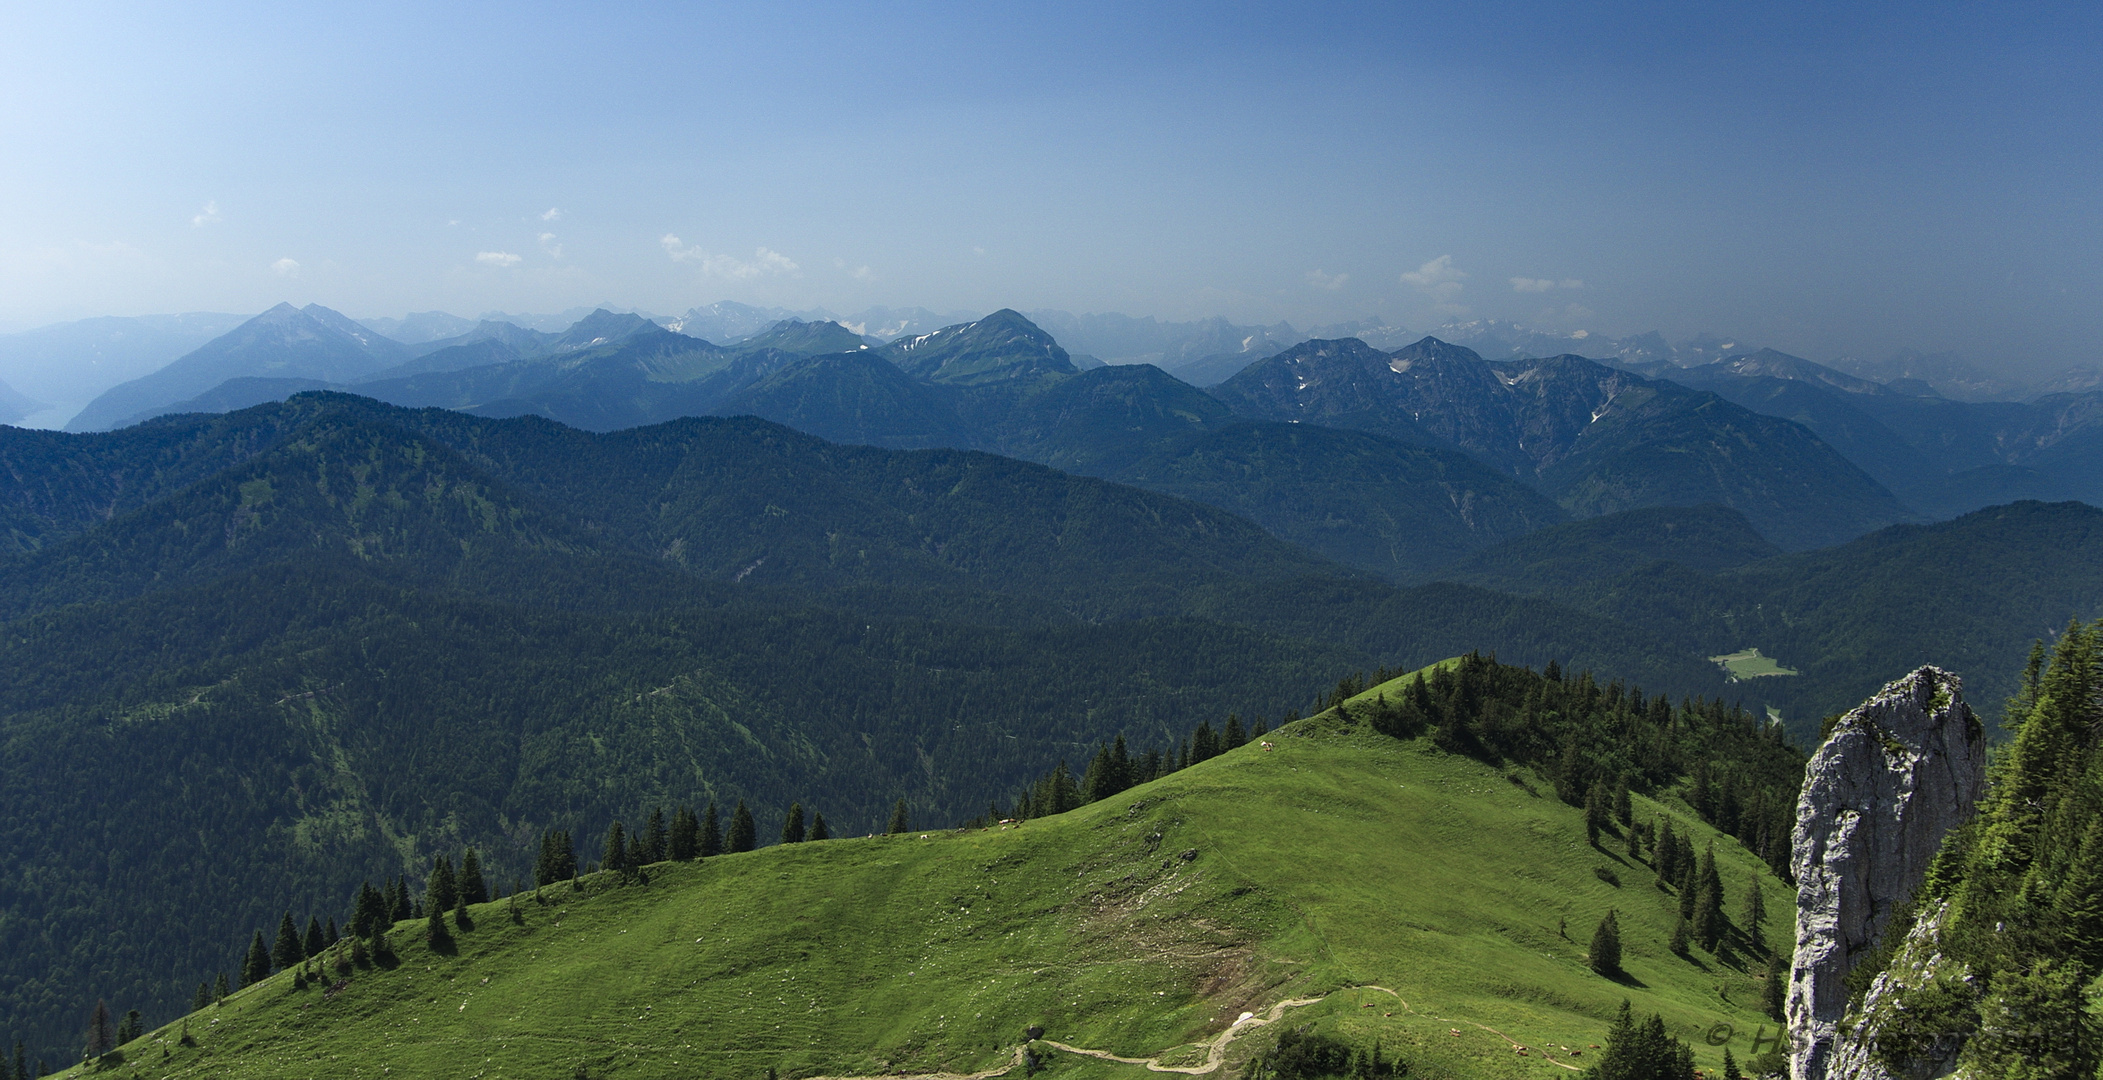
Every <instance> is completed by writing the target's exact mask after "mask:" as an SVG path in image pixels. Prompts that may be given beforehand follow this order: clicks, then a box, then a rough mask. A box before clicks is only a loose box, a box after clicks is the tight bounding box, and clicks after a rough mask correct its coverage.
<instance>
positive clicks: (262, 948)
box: [241, 930, 270, 986]
mask: <svg viewBox="0 0 2103 1080" xmlns="http://www.w3.org/2000/svg"><path fill="white" fill-rule="evenodd" d="M269 977H270V946H269V945H267V944H265V943H264V941H263V932H262V931H261V930H258V931H256V936H255V940H253V941H251V942H249V944H248V956H247V957H246V958H245V959H243V960H242V961H241V985H243V986H254V985H255V984H257V983H259V982H262V981H263V980H264V979H267V978H269Z"/></svg>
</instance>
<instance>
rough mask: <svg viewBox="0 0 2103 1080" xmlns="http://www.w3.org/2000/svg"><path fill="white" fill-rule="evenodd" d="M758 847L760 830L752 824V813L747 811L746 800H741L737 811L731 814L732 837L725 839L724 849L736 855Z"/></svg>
mask: <svg viewBox="0 0 2103 1080" xmlns="http://www.w3.org/2000/svg"><path fill="white" fill-rule="evenodd" d="M758 846H759V830H758V829H757V828H756V827H755V826H754V825H753V823H752V811H751V810H749V809H746V807H745V800H743V799H739V800H738V805H737V809H735V810H732V811H731V812H730V835H729V836H726V837H724V838H723V847H724V848H725V850H727V851H729V852H730V853H731V854H736V853H738V852H741V851H751V850H752V849H753V848H755V847H758Z"/></svg>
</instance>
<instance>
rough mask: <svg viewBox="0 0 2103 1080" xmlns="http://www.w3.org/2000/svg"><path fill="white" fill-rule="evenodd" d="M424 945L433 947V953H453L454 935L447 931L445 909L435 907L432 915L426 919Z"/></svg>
mask: <svg viewBox="0 0 2103 1080" xmlns="http://www.w3.org/2000/svg"><path fill="white" fill-rule="evenodd" d="M424 943H425V944H427V945H429V946H430V947H431V951H432V952H439V953H442V952H451V951H452V949H453V933H452V931H450V930H448V929H446V925H445V909H444V908H439V907H434V908H432V909H431V914H430V915H428V916H426V917H425V919H424Z"/></svg>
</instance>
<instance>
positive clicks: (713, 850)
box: [695, 799, 723, 859]
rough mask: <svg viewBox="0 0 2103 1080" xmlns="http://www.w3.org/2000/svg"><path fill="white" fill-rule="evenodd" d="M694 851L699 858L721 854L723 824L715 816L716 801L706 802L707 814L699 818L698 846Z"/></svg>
mask: <svg viewBox="0 0 2103 1080" xmlns="http://www.w3.org/2000/svg"><path fill="white" fill-rule="evenodd" d="M695 851H696V852H697V853H698V854H699V856H700V857H701V858H704V859H706V858H708V857H710V856H713V855H721V854H723V823H722V822H721V821H720V820H719V819H718V815H717V814H716V801H715V800H714V799H710V800H708V812H707V813H706V814H703V815H702V816H701V840H700V846H699V847H697V848H695Z"/></svg>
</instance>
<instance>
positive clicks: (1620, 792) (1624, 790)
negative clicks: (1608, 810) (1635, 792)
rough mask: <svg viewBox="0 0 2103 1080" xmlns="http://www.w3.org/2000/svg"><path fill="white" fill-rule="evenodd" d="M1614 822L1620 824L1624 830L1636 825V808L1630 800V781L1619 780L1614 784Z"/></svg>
mask: <svg viewBox="0 0 2103 1080" xmlns="http://www.w3.org/2000/svg"><path fill="white" fill-rule="evenodd" d="M1614 820H1615V821H1618V822H1620V823H1621V827H1622V828H1624V829H1625V828H1629V827H1632V826H1634V825H1635V823H1636V807H1635V804H1634V803H1633V802H1632V801H1630V799H1629V796H1628V781H1626V780H1619V781H1616V782H1615V783H1614Z"/></svg>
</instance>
